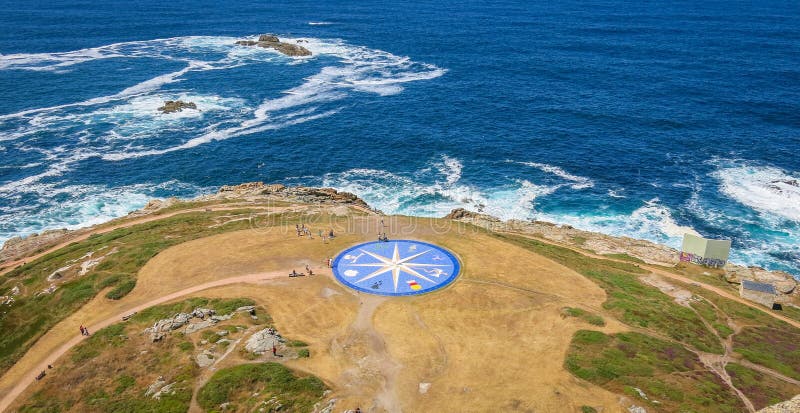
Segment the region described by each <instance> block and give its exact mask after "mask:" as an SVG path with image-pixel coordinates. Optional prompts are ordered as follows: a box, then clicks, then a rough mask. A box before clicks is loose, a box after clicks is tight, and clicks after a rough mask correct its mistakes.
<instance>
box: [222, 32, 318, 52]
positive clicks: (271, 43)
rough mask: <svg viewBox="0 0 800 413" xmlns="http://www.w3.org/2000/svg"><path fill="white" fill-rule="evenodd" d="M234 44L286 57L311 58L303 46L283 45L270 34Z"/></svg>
mask: <svg viewBox="0 0 800 413" xmlns="http://www.w3.org/2000/svg"><path fill="white" fill-rule="evenodd" d="M236 44H238V45H240V46H258V47H264V48H269V49H275V50H277V51H279V52H281V53H283V54H285V55H286V56H311V51H309V50H308V49H306V48H305V47H303V46H300V45H296V44H292V43H283V42H281V41H280V39H278V36H275V35H272V34H262V35H261V36H258V41H255V40H239V41H237V42H236Z"/></svg>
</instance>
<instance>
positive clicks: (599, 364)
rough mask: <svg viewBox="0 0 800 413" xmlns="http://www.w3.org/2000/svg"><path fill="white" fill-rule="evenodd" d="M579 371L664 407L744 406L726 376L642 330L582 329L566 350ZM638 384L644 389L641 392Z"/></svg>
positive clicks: (710, 408)
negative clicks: (724, 379)
mask: <svg viewBox="0 0 800 413" xmlns="http://www.w3.org/2000/svg"><path fill="white" fill-rule="evenodd" d="M565 366H566V368H567V369H568V370H569V371H570V372H572V373H573V374H574V375H575V376H577V377H580V378H581V379H584V380H587V381H589V382H591V383H594V384H597V385H600V386H602V387H603V388H606V389H608V390H611V391H613V392H616V393H620V394H627V395H628V396H630V397H631V398H633V399H635V400H637V404H639V405H643V406H648V407H647V408H648V409H656V410H658V411H665V412H684V411H697V412H700V411H702V412H740V411H743V410H744V406H743V405H742V404H741V402H740V401H739V399H738V398H737V397H736V395H735V394H733V392H732V390H730V389H729V388H728V387H727V386H726V385H725V384H724V383H723V382H722V380H721V379H720V378H719V377H718V376H716V375H715V374H714V373H712V372H710V371H707V370H705V368H704V366H703V365H702V364H701V362H700V360H699V359H698V358H697V356H696V355H695V354H694V353H692V352H690V351H688V350H686V349H685V348H684V347H683V346H681V345H679V344H676V343H670V342H666V341H663V340H658V339H656V338H653V337H650V336H647V335H644V334H639V333H620V334H615V335H611V336H609V335H606V334H603V333H601V332H598V331H590V330H581V331H578V332H577V333H576V334H575V337H574V338H573V340H572V343H571V345H570V348H569V352H568V353H567V358H566V361H565ZM636 389H639V390H641V391H642V394H643V395H642V394H640V393H639V391H638V390H636Z"/></svg>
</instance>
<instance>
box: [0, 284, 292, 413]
mask: <svg viewBox="0 0 800 413" xmlns="http://www.w3.org/2000/svg"><path fill="white" fill-rule="evenodd" d="M279 277H281V278H286V274H284V272H283V271H281V272H269V273H258V274H247V275H240V276H235V277H229V278H223V279H221V280H216V281H211V282H207V283H204V284H199V285H194V286H191V287H189V288H185V289H183V290H180V291H175V292H173V293H170V294H167V295H164V296H161V297H158V298H155V299H153V300H150V301H148V302H146V303H143V304H139V305H135V306H131V307H122V308H121V309H120V310H121V311H120V312H119V313H117V314H116V315H114V316H112V317H108V318H106V319H104V320H102V321H99V322H96V323H94V324H91V325H88V326H87V328H88V329H89V331H97V330H100V329H102V328H104V327H108V326H110V325H111V324H114V323H117V322H120V321H122V317H123V316H124V315H127V314H130V313H133V312H138V311H141V310H144V309H146V308H149V307H152V306H154V305H158V304H163V303H165V302H167V301H170V300H174V299H176V298H180V297H183V296H186V295H189V294H193V293H196V292H200V291H203V290H207V289H210V288H215V287H221V286H225V285H229V284H237V283H258V282H262V281H268V280H273V279H276V278H279ZM65 322H69V321H68V320H64V321H61V322H60V323H59V324H62V323H65ZM54 328H55V327H54ZM51 330H52V329H51ZM84 338H85V337H83V336H80V335H78V334H77V333H76V334H75V335H74V336H73V338H72V339H70V340H69V341H67V342H65V343H63V344H62V345H61V346H59V347H58V348H56V349H55V350H54V351H52V352H47V353H44V352H41V351H36V347H37V346H41V345H42V344H43V343H44V342H45V341H46V336H44V337H42V338H41V339H39V341H38V342H37V343H36V344H34V346H33V347H31V348H30V349H29V350H28V352H26V353H25V356H23V358H22V359H21V360H20V361H18V362H17V365H16V367H18V366H19V365H20V364H25V365H32V367H30V368H27V369H26V370H27V373H28V374H22V376H21V379H20V380H18V381H17V383H16V384H15V385H14V387H13V388H12V389H11V391H10V392H8V393H7V394H4V395H3V396H2V400H0V412H2V411H6V410H7V409H8V407H9V406H10V405H11V403H13V402H14V400H15V399H16V398H17V397H19V395H20V394H22V392H23V391H25V389H26V388H27V387H28V386H30V384H31V383H32V382H33V381H34V377H35V375H36V373H37V372H39V371H42V370H47V365H48V364H50V363H52V360H56V359H58V358H59V357H61V356H63V355H64V354H65V353H66V352H67V351H69V350H70V349H71V348H72V347H74V346H76V345H77V344H78V343H80V342H81V341H82V340H83V339H84ZM32 358H33V359H34V360H31V359H32ZM26 359H27V360H26ZM23 361H24V362H25V363H23ZM13 369H14V368H13V367H12V370H9V371H8V372H6V374H5V376H4V377H3V379H5V378H6V376H9V375H11V374H12V371H13Z"/></svg>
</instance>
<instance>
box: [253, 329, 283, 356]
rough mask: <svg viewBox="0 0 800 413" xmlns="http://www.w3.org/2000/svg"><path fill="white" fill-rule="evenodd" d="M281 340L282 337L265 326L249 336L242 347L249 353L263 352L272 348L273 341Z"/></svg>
mask: <svg viewBox="0 0 800 413" xmlns="http://www.w3.org/2000/svg"><path fill="white" fill-rule="evenodd" d="M283 341H284V340H283V337H281V336H280V334H278V333H276V332H275V330H272V329H269V328H265V329H263V330H261V331H257V332H255V333H254V334H253V335H252V336H250V338H249V339H247V343H246V344H245V346H244V348H245V349H246V350H247V351H249V352H251V353H255V354H264V353H266V352H268V351H271V350H272V344H273V343H275V344H277V343H283Z"/></svg>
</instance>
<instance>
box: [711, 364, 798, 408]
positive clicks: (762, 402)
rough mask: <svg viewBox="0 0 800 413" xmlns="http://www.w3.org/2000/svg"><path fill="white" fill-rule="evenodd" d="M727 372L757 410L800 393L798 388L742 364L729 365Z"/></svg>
mask: <svg viewBox="0 0 800 413" xmlns="http://www.w3.org/2000/svg"><path fill="white" fill-rule="evenodd" d="M725 370H726V371H727V372H728V375H730V376H731V381H732V382H733V385H734V386H736V388H737V389H739V390H741V391H742V393H744V394H745V396H747V398H748V399H750V401H751V402H752V403H753V406H755V408H756V409H757V410H760V409H763V408H764V407H767V406H771V405H773V404H775V403H780V402H782V401H784V400H789V399H791V398H792V397H794V396H795V395H796V394H797V393H800V388H798V386H794V385H792V384H789V383H786V382H784V381H783V380H778V379H776V378H774V377H772V376H770V375H767V374H762V373H760V372H758V371H755V370H752V369H749V368H747V367H745V366H742V365H741V364H736V363H728V364H727V365H726V366H725Z"/></svg>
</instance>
